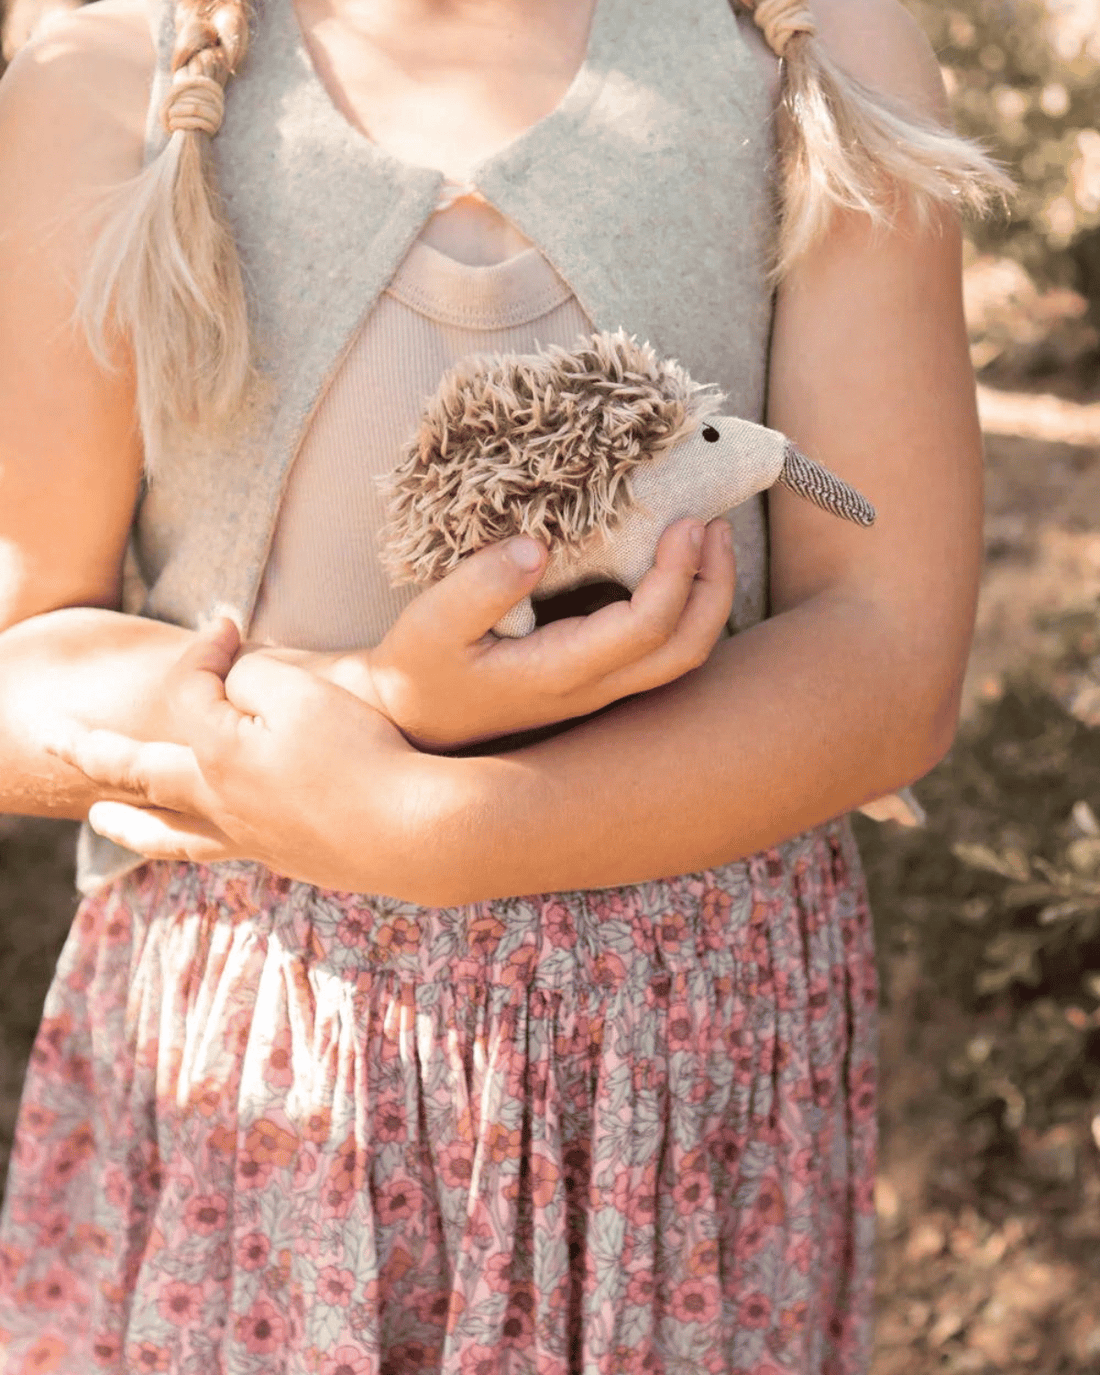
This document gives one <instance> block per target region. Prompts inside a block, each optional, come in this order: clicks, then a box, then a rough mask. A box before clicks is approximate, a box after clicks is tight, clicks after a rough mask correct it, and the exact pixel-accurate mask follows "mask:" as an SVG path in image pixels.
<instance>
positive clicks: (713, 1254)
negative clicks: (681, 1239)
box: [687, 1240, 718, 1276]
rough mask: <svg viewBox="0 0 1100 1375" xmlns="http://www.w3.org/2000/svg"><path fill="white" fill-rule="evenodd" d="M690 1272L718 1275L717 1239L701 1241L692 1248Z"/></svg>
mask: <svg viewBox="0 0 1100 1375" xmlns="http://www.w3.org/2000/svg"><path fill="white" fill-rule="evenodd" d="M687 1268H688V1273H689V1274H691V1275H695V1276H702V1275H717V1273H718V1243H717V1242H716V1241H713V1240H711V1241H700V1242H699V1243H698V1244H697V1245H695V1246H693V1247H692V1249H691V1255H690V1256H689V1257H688V1263H687Z"/></svg>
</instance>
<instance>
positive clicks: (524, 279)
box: [386, 239, 573, 330]
mask: <svg viewBox="0 0 1100 1375" xmlns="http://www.w3.org/2000/svg"><path fill="white" fill-rule="evenodd" d="M386 294H387V295H389V296H392V297H394V298H395V299H396V300H398V301H400V302H401V304H402V305H405V306H408V307H409V308H410V309H411V310H415V311H416V312H417V314H419V315H423V316H426V317H427V318H428V319H429V320H434V321H436V322H437V323H438V324H442V325H457V326H458V327H459V328H461V329H484V330H497V329H504V328H509V327H511V326H513V325H524V324H529V323H530V322H531V321H533V320H538V319H541V317H542V316H544V315H547V314H549V312H550V311H552V310H554V309H556V308H557V307H558V306H560V305H563V304H564V303H565V302H566V301H568V300H569V299H570V298H571V297H572V294H573V293H572V292H571V291H570V289H569V287H568V286H567V285H566V283H565V282H564V281H562V279H561V277H559V276H558V274H557V273H556V272H555V271H554V269H553V268H552V267H551V266H550V264H549V263H548V262H547V261H546V259H545V258H544V257H543V255H542V254H541V253H540V252H539V250H538V249H537V248H534V247H531V248H524V249H521V250H520V251H519V252H518V253H513V254H512V255H511V257H508V258H504V259H502V260H501V261H500V262H499V263H490V264H488V265H485V266H476V267H475V266H472V265H470V264H469V263H462V262H459V261H458V260H457V259H455V258H452V257H450V256H448V255H447V254H446V253H442V252H440V250H439V249H438V248H435V247H433V246H432V245H431V244H428V243H425V242H424V241H423V240H422V239H420V240H417V242H416V243H414V244H413V246H412V247H411V248H410V249H409V252H408V253H407V254H406V256H405V257H404V259H402V261H401V263H400V264H399V265H398V268H397V271H396V272H395V273H394V276H393V280H392V281H391V282H390V284H389V286H388V287H387V288H386Z"/></svg>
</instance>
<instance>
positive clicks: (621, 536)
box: [381, 330, 875, 637]
mask: <svg viewBox="0 0 1100 1375" xmlns="http://www.w3.org/2000/svg"><path fill="white" fill-rule="evenodd" d="M722 401H723V397H722V395H721V394H720V393H719V392H717V391H716V390H715V389H714V388H713V387H706V386H702V385H700V384H699V383H696V382H693V381H692V379H691V378H690V377H689V376H688V374H687V372H686V371H685V370H684V369H683V368H682V367H681V366H680V365H679V364H678V363H675V362H669V361H667V360H663V359H660V358H658V357H657V354H656V353H655V352H654V350H653V349H652V348H651V347H650V346H649V345H648V344H640V343H638V342H637V340H635V339H633V338H631V337H629V336H628V335H626V334H625V333H624V332H623V331H621V330H620V331H619V332H618V333H616V334H607V333H602V334H594V335H592V336H591V338H588V339H582V340H580V341H579V342H578V344H577V346H576V347H575V348H573V349H563V348H558V347H553V348H547V349H545V350H544V351H543V352H541V353H535V354H523V355H502V356H498V357H489V358H476V357H475V358H471V359H469V360H467V361H465V362H463V363H460V364H459V365H458V366H457V367H455V368H453V369H452V370H451V371H450V372H448V373H447V375H446V376H445V377H444V379H443V381H442V382H441V384H440V386H439V388H438V390H437V391H436V393H435V395H434V396H433V397H432V398H431V400H430V401H429V402H428V403H427V406H426V408H425V411H424V414H423V417H422V419H421V422H420V427H419V429H418V431H417V433H416V435H415V437H414V438H413V439H412V440H411V441H410V442H409V444H407V445H406V447H405V450H404V452H403V453H402V456H401V461H400V463H399V464H398V466H397V467H396V468H395V469H394V471H393V472H392V473H391V474H390V475H389V477H388V478H387V479H386V480H385V485H386V489H387V493H388V503H389V504H388V524H387V525H386V527H385V529H384V530H383V531H382V536H381V557H382V562H383V565H384V566H385V568H386V571H387V572H388V573H389V575H390V576H391V578H392V579H393V581H394V582H395V583H399V582H414V583H420V584H427V583H433V582H436V581H438V579H440V578H442V577H443V576H444V575H445V574H446V573H448V572H450V570H451V569H452V568H454V567H455V565H456V564H457V563H458V562H459V561H460V560H461V559H462V558H464V557H465V556H466V555H467V554H472V553H473V552H474V551H475V550H477V549H480V548H482V547H483V546H484V545H486V544H490V543H493V542H494V541H496V540H502V539H506V538H508V537H509V536H510V535H518V534H527V535H532V536H534V537H535V538H536V539H539V540H542V541H543V542H544V543H545V544H546V545H547V546H548V548H549V550H550V557H549V561H548V563H547V566H546V570H545V572H544V573H543V576H542V578H541V580H540V581H539V584H538V587H537V589H536V596H539V597H549V596H552V595H553V594H555V593H557V592H563V591H566V590H567V589H570V588H573V587H580V586H582V585H584V584H586V583H591V582H597V581H607V582H617V583H621V584H622V585H623V586H624V587H626V588H628V589H629V590H630V591H631V592H633V590H634V589H635V588H636V587H637V586H638V583H639V582H640V581H641V579H642V577H643V575H644V574H645V572H646V571H647V570H648V569H649V568H650V566H651V565H652V563H653V559H654V556H655V554H656V550H657V541H658V540H659V539H660V536H661V534H662V532H663V531H664V530H665V528H666V527H667V526H669V525H671V524H672V522H673V521H675V520H679V519H681V517H684V516H695V517H697V518H698V519H700V520H711V519H713V518H714V517H715V516H719V515H721V514H722V513H723V512H725V511H729V510H731V509H732V508H733V507H734V506H738V505H740V503H741V502H743V501H746V500H747V499H748V498H749V497H751V496H754V495H755V494H756V493H757V492H762V491H763V490H764V489H765V488H767V487H770V486H771V485H772V484H773V483H775V482H782V483H783V484H784V485H785V486H787V487H790V488H791V489H792V491H795V492H798V493H799V495H800V496H804V497H806V498H808V500H810V501H813V502H816V504H817V505H818V506H821V507H823V508H824V509H825V510H826V511H831V512H832V513H833V514H834V515H838V516H843V517H844V518H845V519H846V520H851V521H855V522H856V523H857V524H859V525H870V524H872V522H873V521H874V519H875V512H874V508H873V507H872V506H871V505H870V503H869V502H867V501H866V500H865V499H864V498H863V497H862V496H861V495H860V494H859V493H858V492H857V491H856V490H855V489H854V488H853V487H850V486H848V484H847V483H846V482H842V481H841V480H840V478H838V477H836V476H834V475H833V474H832V473H831V472H829V470H828V469H827V468H824V467H822V466H821V464H819V463H815V462H814V461H813V460H812V459H809V458H807V457H806V456H805V455H804V454H801V453H799V451H798V450H797V449H796V448H795V447H794V445H793V444H792V443H791V442H790V441H789V440H788V439H786V438H785V437H784V436H783V435H781V434H779V433H778V432H777V431H776V430H769V429H766V428H765V427H764V426H762V425H754V424H752V423H751V422H750V421H747V420H740V419H738V418H736V417H735V416H728V415H720V414H718V413H717V412H718V411H719V410H720V408H721V405H722ZM534 628H535V614H534V609H533V607H532V604H531V600H530V598H527V599H525V600H524V601H523V602H521V603H520V604H519V605H518V606H516V607H513V608H512V610H511V611H509V612H508V613H507V615H505V616H504V617H502V619H501V620H500V621H498V622H497V624H496V625H495V626H494V627H493V629H494V630H495V631H496V633H497V634H498V635H504V636H512V637H515V636H521V635H527V634H529V633H530V632H531V631H532V630H533V629H534Z"/></svg>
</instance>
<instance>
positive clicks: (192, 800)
mask: <svg viewBox="0 0 1100 1375" xmlns="http://www.w3.org/2000/svg"><path fill="white" fill-rule="evenodd" d="M46 749H47V752H48V753H50V754H53V755H56V756H57V758H59V759H63V760H64V761H65V763H67V764H71V765H72V767H73V768H75V769H79V770H80V772H81V773H82V774H84V776H85V777H86V778H88V779H90V780H91V781H92V782H93V783H95V784H96V785H97V786H98V787H99V788H101V789H102V790H103V791H104V792H107V793H110V794H112V795H113V796H114V797H115V798H117V799H118V800H120V801H124V802H128V803H137V804H138V805H148V806H155V807H167V808H170V809H171V810H172V811H179V812H191V811H198V810H199V806H198V803H199V799H200V797H201V796H202V795H203V794H204V793H205V791H206V788H205V784H204V782H203V777H202V773H201V772H200V770H199V766H198V763H197V762H196V759H195V756H194V754H193V753H192V752H191V750H190V749H188V748H187V746H185V745H170V744H166V743H164V742H157V743H153V744H145V743H142V742H140V741H138V740H131V739H130V737H129V736H126V735H118V734H117V733H116V732H115V731H109V730H91V731H85V732H83V733H82V734H80V735H70V736H65V737H62V738H58V739H55V740H51V741H49V742H48V744H47V745H46ZM96 805H97V806H98V805H99V804H98V803H97V804H96Z"/></svg>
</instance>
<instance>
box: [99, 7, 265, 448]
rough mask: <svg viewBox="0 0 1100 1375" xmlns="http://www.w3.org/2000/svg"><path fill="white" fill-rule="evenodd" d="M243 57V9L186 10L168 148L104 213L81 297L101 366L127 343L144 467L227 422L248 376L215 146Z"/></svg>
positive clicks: (179, 18)
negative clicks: (182, 434)
mask: <svg viewBox="0 0 1100 1375" xmlns="http://www.w3.org/2000/svg"><path fill="white" fill-rule="evenodd" d="M247 47H248V15H247V11H246V8H245V0H197V2H196V0H179V2H178V3H177V6H176V42H175V47H174V49H173V52H172V64H171V66H172V85H171V88H170V90H169V92H168V96H167V98H166V99H165V101H164V104H163V106H162V109H161V120H162V122H163V124H164V127H165V129H166V130H167V132H168V141H167V143H166V144H165V146H164V148H163V150H162V151H161V153H160V154H159V155H158V156H157V157H156V158H154V159H153V160H152V161H151V162H150V163H149V165H148V166H147V167H146V168H145V169H144V170H143V171H142V172H141V173H140V175H139V176H137V177H135V178H134V179H133V180H132V181H130V182H127V183H125V184H124V185H123V186H121V187H119V188H118V190H117V192H115V193H113V194H112V195H111V197H110V199H109V201H108V203H107V204H106V205H105V206H104V207H103V215H104V220H103V224H102V227H101V229H100V232H99V235H98V238H97V241H96V245H95V248H94V250H93V254H92V258H91V262H90V265H89V269H88V273H87V276H86V278H85V282H84V285H83V290H82V293H81V300H80V307H79V309H80V313H81V316H82V318H83V320H84V323H85V326H86V328H87V331H88V335H89V339H90V340H91V343H92V347H93V349H94V350H95V351H96V354H97V356H98V357H99V358H100V360H101V361H103V362H105V363H106V362H108V360H109V358H110V356H111V353H112V349H111V344H112V342H113V341H114V340H115V338H116V337H117V336H118V335H119V334H121V335H122V336H123V337H124V338H126V339H127V340H128V342H129V344H130V347H131V350H132V354H133V361H134V369H135V373H136V377H137V407H138V415H139V418H140V422H141V427H142V434H143V436H144V438H145V443H146V454H147V467H148V466H149V459H150V458H151V456H152V455H154V454H155V453H157V452H158V451H159V450H160V448H161V447H162V445H163V443H164V441H165V439H166V438H167V437H168V435H170V434H172V433H178V432H179V431H181V430H183V429H190V430H192V431H209V430H212V429H214V428H216V427H217V425H218V424H219V423H220V422H225V421H227V420H229V419H230V418H231V417H232V416H233V415H234V414H235V413H236V411H237V410H238V408H239V407H240V404H241V401H242V399H243V396H244V392H245V390H246V387H247V385H248V382H249V379H250V377H251V375H252V365H251V349H250V343H249V337H248V318H247V308H246V304H245V295H244V286H243V283H242V280H241V269H240V263H239V260H238V257H237V249H236V245H235V244H234V242H233V237H232V234H231V233H230V231H229V228H228V226H227V225H226V222H225V219H224V217H223V215H222V212H221V207H220V204H219V200H218V196H217V192H216V189H215V186H214V178H213V170H212V167H211V166H210V156H209V143H208V140H209V139H211V138H213V137H214V135H215V134H217V132H218V130H219V129H220V128H221V123H222V116H223V113H224V109H225V95H224V90H225V85H226V82H227V81H228V80H229V77H230V76H231V75H232V73H233V72H234V71H235V70H236V68H237V66H238V65H239V63H240V62H241V60H242V59H243V57H244V55H245V52H246V50H247Z"/></svg>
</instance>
